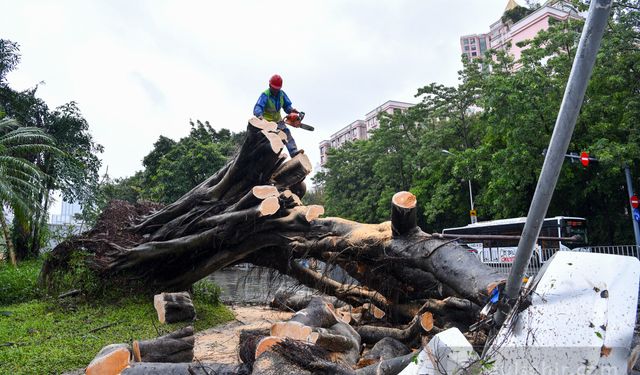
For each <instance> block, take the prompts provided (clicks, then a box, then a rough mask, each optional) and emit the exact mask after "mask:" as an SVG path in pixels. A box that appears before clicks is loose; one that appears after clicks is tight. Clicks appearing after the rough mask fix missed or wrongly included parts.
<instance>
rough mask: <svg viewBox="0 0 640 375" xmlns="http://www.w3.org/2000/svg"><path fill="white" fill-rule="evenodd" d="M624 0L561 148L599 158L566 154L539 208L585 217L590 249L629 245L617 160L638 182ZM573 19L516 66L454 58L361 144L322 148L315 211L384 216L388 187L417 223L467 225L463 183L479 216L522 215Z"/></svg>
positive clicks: (492, 54)
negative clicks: (406, 194)
mask: <svg viewBox="0 0 640 375" xmlns="http://www.w3.org/2000/svg"><path fill="white" fill-rule="evenodd" d="M626 3H629V4H632V3H633V4H635V6H637V5H638V4H637V3H638V1H633V2H625V3H618V4H617V6H616V8H615V11H614V16H613V21H612V22H611V23H610V24H609V28H608V30H607V32H606V34H605V37H604V40H603V42H602V46H601V48H600V52H599V54H598V60H597V61H596V66H595V68H594V71H593V75H592V77H591V81H590V84H589V87H588V90H587V93H586V96H585V100H584V103H583V107H582V111H581V113H580V116H579V118H578V122H577V125H576V129H575V132H574V135H573V139H572V142H571V145H570V148H569V152H578V153H579V152H581V151H588V152H590V154H591V155H592V156H594V157H596V158H597V159H598V160H599V162H597V163H594V164H592V165H590V166H589V167H588V168H585V167H583V166H582V165H581V164H580V163H572V162H571V161H570V160H569V159H567V160H566V161H565V165H564V166H563V168H562V172H561V176H560V179H559V181H558V185H557V188H556V192H555V194H554V199H553V200H552V203H551V206H550V207H549V211H548V216H555V215H571V216H583V217H586V218H587V219H588V220H589V228H590V242H591V243H594V244H611V243H631V242H633V232H632V228H631V223H630V222H629V221H630V220H631V218H630V216H629V215H630V213H629V210H628V207H629V205H628V199H627V191H626V186H625V178H624V171H623V167H624V165H629V166H630V167H631V170H632V174H633V175H634V176H635V181H638V176H640V139H639V136H640V127H639V126H638V125H637V119H638V118H640V49H639V48H638V47H637V46H638V40H639V30H638V27H637V25H638V15H637V13H638V12H631V11H629V8H628V7H625V4H626ZM629 4H626V5H629ZM633 4H632V5H633ZM582 26H583V22H582V21H579V20H575V19H570V20H568V21H562V22H553V23H552V24H551V26H550V27H549V29H548V30H546V31H542V32H540V33H538V35H537V36H536V37H535V38H534V39H533V40H530V41H526V42H524V43H522V45H521V47H525V48H524V50H523V52H522V57H521V60H520V61H518V62H514V61H513V59H512V58H511V57H510V55H509V54H507V53H505V52H504V51H489V52H488V53H487V55H486V56H485V57H484V58H483V59H482V60H475V61H474V62H469V61H466V60H464V61H463V63H464V68H463V70H461V71H460V72H459V75H458V77H459V82H460V83H459V84H458V85H457V86H455V87H447V86H444V85H441V84H438V83H431V84H429V85H427V86H425V87H423V88H421V89H419V90H418V92H417V95H416V97H418V98H419V99H420V102H419V103H418V104H417V105H416V106H414V107H412V108H410V109H409V110H407V111H406V112H404V113H400V114H394V115H393V116H389V115H386V114H384V115H382V116H381V118H380V121H381V125H380V127H379V129H376V130H375V131H373V132H372V133H371V134H370V138H369V139H368V140H366V141H356V142H353V143H351V144H347V145H345V146H343V147H342V148H340V149H332V150H330V153H329V159H328V162H327V164H326V168H325V170H324V171H323V172H321V173H319V174H318V175H317V176H316V177H315V182H316V183H317V184H318V185H319V186H320V187H321V189H322V190H323V191H324V194H325V196H324V200H325V206H326V209H327V212H328V213H329V214H331V215H340V216H345V217H348V218H351V219H354V220H359V221H365V222H376V221H380V220H386V219H388V213H387V205H388V203H387V202H388V201H389V199H390V197H391V196H392V194H393V193H394V192H395V191H399V190H410V191H411V192H412V193H414V194H415V195H416V196H417V200H418V202H419V204H420V207H419V208H420V215H419V216H420V217H421V220H420V225H421V226H422V227H423V228H424V229H425V230H427V231H440V230H442V229H443V228H446V227H452V226H459V225H464V224H466V223H468V221H469V216H468V211H469V209H470V204H469V187H468V186H469V185H468V181H469V180H471V185H472V189H473V197H474V200H475V202H474V203H475V206H476V207H477V209H478V215H479V219H480V220H493V219H501V218H508V217H519V216H525V215H526V214H527V211H528V208H529V205H530V200H531V198H532V197H533V192H534V191H535V187H536V183H537V179H538V175H539V174H540V170H541V168H542V163H543V160H544V156H543V151H544V149H545V148H546V147H548V143H549V139H550V137H551V133H552V131H553V127H554V124H555V120H556V116H557V113H558V110H559V108H560V102H561V100H562V96H563V93H564V89H565V86H566V82H567V79H568V76H569V72H570V70H571V65H572V62H573V58H574V56H575V51H576V49H577V43H578V40H579V37H580V32H581V30H582ZM605 60H606V61H605ZM478 62H479V63H478ZM516 63H517V66H516ZM443 150H445V151H446V152H444V151H443Z"/></svg>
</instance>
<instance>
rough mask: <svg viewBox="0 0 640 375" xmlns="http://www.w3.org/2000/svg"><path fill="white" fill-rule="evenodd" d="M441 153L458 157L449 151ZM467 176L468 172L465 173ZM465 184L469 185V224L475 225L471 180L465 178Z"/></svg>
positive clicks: (475, 215) (476, 218)
mask: <svg viewBox="0 0 640 375" xmlns="http://www.w3.org/2000/svg"><path fill="white" fill-rule="evenodd" d="M440 151H441V152H442V153H445V154H447V155H452V156H454V157H458V155H457V154H454V153H453V152H451V151H449V150H444V149H443V150H440ZM467 174H468V172H467ZM467 182H468V183H469V202H470V204H471V210H470V211H469V217H470V219H471V224H473V223H477V222H478V216H477V214H476V210H475V209H474V208H473V191H472V190H471V178H469V177H468V176H467Z"/></svg>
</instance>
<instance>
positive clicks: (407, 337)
mask: <svg viewBox="0 0 640 375" xmlns="http://www.w3.org/2000/svg"><path fill="white" fill-rule="evenodd" d="M434 328H435V327H434V326H433V315H432V314H431V313H430V312H424V313H421V314H419V315H416V316H415V317H414V318H413V320H412V321H411V322H410V323H409V324H408V325H407V326H406V327H405V328H392V327H380V326H370V325H367V326H359V327H355V330H356V332H358V334H359V335H360V338H361V339H362V342H364V343H366V344H375V343H377V342H378V341H380V340H382V339H383V338H385V337H391V338H393V339H396V340H398V341H400V342H402V343H404V344H411V343H412V342H415V341H416V340H417V339H419V338H420V334H421V333H422V332H430V331H432V330H434ZM435 329H437V328H435Z"/></svg>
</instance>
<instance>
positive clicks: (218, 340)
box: [193, 306, 293, 364]
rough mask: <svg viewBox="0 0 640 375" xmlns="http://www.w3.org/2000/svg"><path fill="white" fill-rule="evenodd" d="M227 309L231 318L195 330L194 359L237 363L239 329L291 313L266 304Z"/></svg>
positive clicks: (262, 324)
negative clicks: (228, 320)
mask: <svg viewBox="0 0 640 375" xmlns="http://www.w3.org/2000/svg"><path fill="white" fill-rule="evenodd" d="M230 309H231V311H233V313H234V315H235V317H236V318H235V319H234V320H233V321H231V322H228V323H225V324H221V325H218V326H215V327H212V328H209V329H207V330H205V331H202V332H199V333H197V334H196V343H195V348H194V350H193V354H194V361H202V362H215V363H231V364H234V363H240V358H239V356H238V344H239V339H240V331H242V330H245V329H259V328H270V327H271V325H272V324H273V323H275V322H277V321H281V320H288V319H289V318H291V316H292V315H293V313H291V312H284V311H279V310H274V309H272V308H270V307H267V306H230Z"/></svg>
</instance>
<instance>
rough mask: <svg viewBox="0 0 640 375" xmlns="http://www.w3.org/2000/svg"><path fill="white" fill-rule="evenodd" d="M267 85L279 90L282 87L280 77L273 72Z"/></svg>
mask: <svg viewBox="0 0 640 375" xmlns="http://www.w3.org/2000/svg"><path fill="white" fill-rule="evenodd" d="M269 87H271V88H272V89H276V90H280V89H281V88H282V77H280V76H279V75H277V74H274V75H273V77H271V79H270V80H269Z"/></svg>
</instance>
